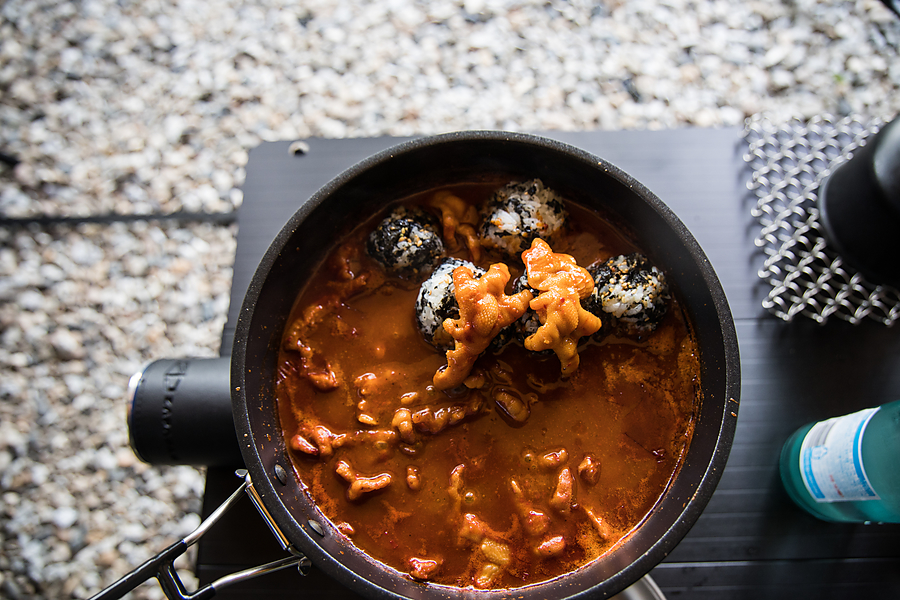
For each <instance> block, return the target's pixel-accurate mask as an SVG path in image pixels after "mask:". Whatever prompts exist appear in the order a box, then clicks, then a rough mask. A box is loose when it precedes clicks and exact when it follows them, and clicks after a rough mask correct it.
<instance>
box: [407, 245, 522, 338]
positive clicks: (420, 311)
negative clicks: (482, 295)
mask: <svg viewBox="0 0 900 600" xmlns="http://www.w3.org/2000/svg"><path fill="white" fill-rule="evenodd" d="M460 266H466V267H469V269H471V270H472V273H473V274H474V275H475V277H476V278H480V277H481V276H482V275H484V274H485V273H486V272H487V271H485V270H484V269H482V268H481V267H476V266H475V265H474V264H473V263H471V262H469V261H467V260H462V259H459V258H445V259H444V260H443V261H442V262H441V264H439V265H438V266H437V267H436V268H435V270H434V271H433V272H432V273H431V275H430V276H429V277H428V279H426V280H425V281H423V282H422V285H421V286H419V294H418V296H417V297H416V324H417V325H418V327H419V331H420V332H422V335H423V336H424V337H425V340H426V341H427V342H428V343H429V344H431V345H432V346H434V347H435V348H437V349H439V350H447V349H449V348H452V347H453V345H454V343H453V338H451V337H450V335H449V334H448V333H447V332H446V331H445V330H444V327H443V324H444V321H445V320H447V319H458V318H459V304H458V303H457V302H456V295H455V291H456V288H455V287H454V285H453V271H454V270H455V269H456V268H457V267H460ZM514 337H515V333H514V329H513V326H512V325H511V326H509V327H504V328H503V329H501V330H500V332H499V333H498V334H497V337H495V338H494V340H493V341H492V342H491V345H490V348H491V349H493V350H498V349H499V348H501V347H503V346H504V345H506V344H507V343H509V342H511V341H512V340H513V338H514Z"/></svg>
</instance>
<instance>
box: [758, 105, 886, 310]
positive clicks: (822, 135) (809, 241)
mask: <svg viewBox="0 0 900 600" xmlns="http://www.w3.org/2000/svg"><path fill="white" fill-rule="evenodd" d="M882 125H884V121H883V120H881V119H868V118H863V117H859V116H851V117H846V118H836V117H830V116H823V117H817V118H815V119H812V120H810V121H808V122H801V121H792V122H790V123H787V124H783V123H782V124H774V123H772V122H771V121H769V120H767V119H766V118H765V117H762V116H754V117H751V118H750V119H747V121H746V123H745V125H744V132H743V136H744V141H746V142H747V144H748V145H749V151H748V152H747V154H746V155H744V160H745V161H746V162H747V163H748V164H749V165H750V167H751V168H752V170H753V176H752V178H751V180H750V182H749V183H748V184H747V187H748V188H749V189H750V191H752V192H754V193H755V194H756V197H757V202H756V206H755V207H754V208H753V209H752V210H751V211H750V212H751V214H752V215H753V216H754V217H755V218H756V220H757V221H758V223H759V225H760V226H761V231H760V233H759V236H758V237H757V238H756V239H755V240H754V243H755V244H756V246H757V247H758V248H761V249H762V251H763V252H764V253H765V255H766V260H765V263H764V264H763V267H762V268H761V269H760V270H759V273H758V274H759V277H760V279H762V280H763V281H766V282H767V283H769V284H770V285H771V286H772V289H771V290H770V291H769V293H768V295H767V296H766V298H765V299H764V300H763V303H762V304H763V307H764V308H765V309H767V310H768V311H769V312H771V313H772V314H774V315H775V316H777V317H779V318H781V319H784V320H785V321H790V320H792V319H793V318H794V317H795V316H797V315H805V316H807V317H810V318H812V319H814V320H816V321H817V322H819V323H824V322H825V321H827V320H828V319H829V318H830V317H832V316H834V317H837V318H839V319H843V320H845V321H849V322H850V323H853V324H854V325H855V324H858V323H860V322H861V321H862V320H863V319H865V318H866V317H869V318H871V319H875V320H876V321H880V322H881V323H883V324H885V325H888V326H890V325H893V323H894V322H895V321H896V320H897V319H898V318H900V292H898V291H897V290H896V289H895V288H893V287H889V286H883V285H874V284H872V283H870V282H868V281H866V280H865V278H863V276H862V275H861V274H860V273H859V272H858V271H856V270H855V269H854V268H853V267H851V266H850V265H845V264H844V262H843V260H842V259H841V257H840V256H839V255H838V254H837V253H836V252H835V251H834V250H833V249H831V248H830V247H828V245H827V244H826V242H825V237H824V232H823V230H822V229H821V226H820V224H819V210H818V208H817V206H816V198H817V192H818V189H819V184H820V183H821V182H822V181H823V180H824V179H825V178H826V177H827V176H828V175H829V174H830V173H831V172H832V171H833V170H834V169H835V168H836V167H838V166H839V165H840V164H842V163H843V162H845V161H846V160H848V159H849V158H850V157H851V156H852V155H853V151H854V150H856V149H857V148H858V147H860V146H862V145H864V144H865V142H866V138H868V137H869V136H870V135H873V134H875V133H877V132H878V130H879V129H880V128H881V126H882Z"/></svg>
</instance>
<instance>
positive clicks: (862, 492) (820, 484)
mask: <svg viewBox="0 0 900 600" xmlns="http://www.w3.org/2000/svg"><path fill="white" fill-rule="evenodd" d="M876 412H878V408H868V409H866V410H861V411H859V412H857V413H853V414H851V415H845V416H843V417H835V418H834V419H828V420H827V421H821V422H819V423H816V424H815V425H813V427H812V429H810V430H809V432H808V433H807V434H806V437H804V438H803V443H802V444H801V445H800V474H801V476H802V478H803V483H804V484H806V489H807V490H808V491H809V493H810V495H812V497H813V499H814V500H815V501H816V502H850V501H855V500H878V499H879V497H878V494H876V493H875V490H874V489H872V484H871V482H870V481H869V478H868V476H867V475H866V469H865V467H864V466H863V463H862V438H863V434H864V433H865V431H866V425H868V424H869V420H871V418H872V416H873V415H874V414H875V413H876Z"/></svg>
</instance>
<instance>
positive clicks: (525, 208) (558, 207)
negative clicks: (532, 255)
mask: <svg viewBox="0 0 900 600" xmlns="http://www.w3.org/2000/svg"><path fill="white" fill-rule="evenodd" d="M482 213H483V217H484V218H483V220H482V224H481V231H480V233H481V240H482V244H483V245H484V246H486V247H488V248H494V249H497V250H500V251H501V252H503V253H504V254H506V255H507V256H510V257H514V258H519V256H520V255H521V254H522V252H523V251H525V250H527V249H528V248H529V247H530V246H531V242H532V241H534V239H535V238H542V239H544V240H550V239H551V238H552V237H553V235H554V234H555V233H556V232H558V231H560V230H561V229H562V228H563V227H564V226H565V224H566V211H565V207H564V206H563V199H562V198H561V197H560V196H559V195H558V194H557V193H556V192H554V191H553V190H551V189H550V188H547V187H544V184H543V183H542V182H541V180H540V179H532V180H530V181H520V182H512V183H509V184H507V185H506V186H505V187H503V188H501V189H499V190H497V191H496V192H494V195H493V196H492V197H491V199H490V200H489V201H488V202H487V204H486V205H485V207H484V209H483V210H482Z"/></svg>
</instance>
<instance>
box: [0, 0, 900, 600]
mask: <svg viewBox="0 0 900 600" xmlns="http://www.w3.org/2000/svg"><path fill="white" fill-rule="evenodd" d="M282 4H284V5H282ZM301 4H302V6H296V5H293V4H291V3H287V2H284V3H281V2H277V1H271V2H266V3H261V4H259V5H255V6H247V5H244V3H242V2H231V1H228V2H226V1H220V2H216V3H208V4H207V3H205V2H201V1H197V0H184V1H181V2H175V1H172V2H170V1H163V0H143V1H141V2H137V1H130V0H120V1H118V2H115V1H110V0H93V1H83V2H57V1H51V0H33V1H18V0H7V1H6V2H5V3H3V4H2V7H0V90H2V93H0V152H2V154H3V156H2V157H0V158H2V159H3V162H2V163H0V219H2V221H0V368H2V376H0V596H2V597H5V598H13V599H15V598H85V597H87V596H89V595H91V594H92V593H94V592H96V591H98V590H99V589H100V588H101V587H103V586H104V585H107V584H109V583H110V582H112V581H113V580H115V579H117V578H118V577H120V576H122V575H123V574H124V573H125V572H127V571H128V570H129V569H130V568H131V567H133V566H135V565H137V564H139V563H140V562H141V561H142V560H144V559H145V558H146V557H147V556H149V555H150V554H151V553H154V552H156V551H159V550H160V549H162V548H163V547H164V546H165V545H167V544H168V543H170V542H171V541H172V540H174V539H175V538H177V537H180V536H183V535H185V534H186V533H188V532H189V531H190V530H191V529H193V527H195V526H196V525H197V523H198V522H199V518H198V517H197V514H196V513H197V511H199V508H200V496H201V494H202V488H203V478H202V473H201V472H199V471H197V470H195V469H193V468H188V467H174V468H157V467H150V466H147V465H145V464H142V463H140V462H138V461H137V460H136V459H135V457H134V455H133V454H132V453H131V451H130V449H129V446H128V439H127V431H126V428H125V411H126V407H125V388H126V386H127V381H128V377H129V376H130V375H131V373H132V372H134V371H135V370H136V369H137V368H139V367H140V366H141V365H142V364H144V363H145V362H147V361H149V360H152V359H156V358H163V357H177V356H212V355H215V354H216V353H217V352H218V351H219V336H220V334H221V329H222V326H223V324H224V322H225V315H226V312H227V308H228V294H229V286H230V283H231V262H232V260H233V256H234V248H235V241H234V240H235V234H236V228H235V226H224V225H213V224H209V223H205V224H204V223H194V224H188V223H184V222H166V223H160V222H158V221H138V222H135V223H129V224H123V223H116V224H78V225H73V224H63V225H46V224H31V225H28V226H22V225H21V224H20V223H11V222H10V219H28V218H35V217H42V216H69V217H85V216H92V215H104V214H108V213H124V214H152V213H171V212H175V211H207V212H228V211H231V210H233V209H235V208H236V207H238V206H239V205H240V203H241V199H242V195H241V191H240V186H241V184H242V181H243V177H244V165H245V164H246V161H247V156H248V151H249V150H250V149H251V148H252V147H254V146H255V145H256V144H258V143H259V142H260V141H263V140H275V139H296V138H303V137H309V136H323V137H359V136H376V135H409V134H418V133H438V132H443V131H450V130H457V129H474V128H492V129H510V130H520V131H521V130H526V131H527V130H548V129H567V130H575V129H622V128H643V129H647V128H670V127H683V126H700V127H713V126H723V125H740V124H741V123H742V122H743V120H744V119H745V118H747V117H748V116H750V115H754V114H760V113H763V114H766V115H767V116H768V117H770V118H771V119H774V120H788V119H791V118H800V119H807V118H810V117H813V116H815V115H820V114H824V113H830V114H848V113H856V114H861V115H871V116H880V117H883V118H889V117H891V116H893V115H894V114H895V113H896V112H897V111H898V109H900V94H898V93H897V92H898V87H900V60H898V56H897V55H898V48H900V19H898V18H897V17H896V16H895V15H894V14H893V13H891V12H890V11H888V10H887V8H885V6H884V5H883V4H881V3H880V2H878V1H877V0H860V1H858V2H841V1H838V0H834V1H830V2H822V1H819V0H794V1H787V0H781V1H771V0H770V1H761V0H660V1H656V2H654V1H650V0H630V1H628V2H625V1H623V0H605V1H602V2H587V1H585V0H572V1H570V2H560V1H554V0H551V1H549V2H548V1H544V0H541V1H521V2H511V1H503V0H469V1H466V2H449V1H430V2H425V1H421V2H415V1H412V0H385V1H381V2H377V3H369V2H357V3H351V2H340V1H337V0H333V1H330V2H329V1H325V0H310V1H306V2H303V3H301ZM16 161H18V164H14V163H16ZM179 565H181V566H183V567H187V566H189V565H190V557H188V558H187V559H186V560H184V561H183V562H180V563H179ZM160 596H161V594H160V592H159V590H158V589H157V588H156V587H155V586H154V585H146V586H143V587H141V588H139V590H137V591H136V592H135V593H134V594H133V597H136V598H159V597H160Z"/></svg>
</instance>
